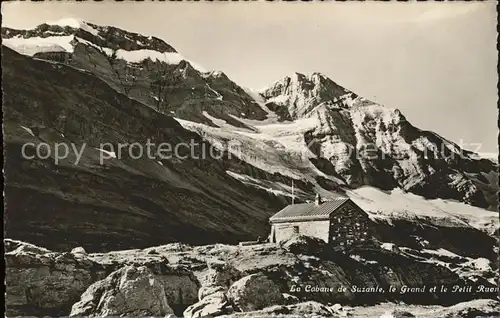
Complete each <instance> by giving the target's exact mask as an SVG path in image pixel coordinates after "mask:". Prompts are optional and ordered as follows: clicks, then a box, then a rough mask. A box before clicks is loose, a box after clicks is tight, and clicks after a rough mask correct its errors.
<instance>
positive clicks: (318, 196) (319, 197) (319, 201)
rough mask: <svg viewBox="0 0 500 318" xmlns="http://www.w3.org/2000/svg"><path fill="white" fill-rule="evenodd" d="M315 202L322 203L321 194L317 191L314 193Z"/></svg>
mask: <svg viewBox="0 0 500 318" xmlns="http://www.w3.org/2000/svg"><path fill="white" fill-rule="evenodd" d="M315 203H316V205H320V204H321V203H322V201H321V196H320V195H319V193H316V200H315Z"/></svg>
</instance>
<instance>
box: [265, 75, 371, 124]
mask: <svg viewBox="0 0 500 318" xmlns="http://www.w3.org/2000/svg"><path fill="white" fill-rule="evenodd" d="M261 94H262V95H263V96H264V98H265V99H266V102H267V103H271V104H273V106H274V108H276V107H285V108H287V109H288V112H289V113H290V116H291V118H295V119H296V118H301V117H304V116H306V115H307V114H309V113H310V112H311V111H312V110H313V109H315V108H316V107H317V106H320V105H324V106H326V107H328V108H330V109H341V108H347V107H350V106H353V104H354V101H355V99H358V100H361V98H359V97H358V95H356V94H354V93H353V92H351V91H349V90H347V89H346V88H344V87H342V86H340V85H338V84H337V83H335V82H334V81H333V80H331V79H330V78H329V77H328V76H326V75H324V74H322V73H319V72H314V73H312V74H310V75H305V74H302V73H297V72H296V73H294V74H292V75H291V76H285V77H284V78H282V79H280V80H278V81H276V82H275V83H273V84H272V85H271V86H270V87H269V88H267V89H264V90H263V91H261ZM363 101H364V100H363Z"/></svg>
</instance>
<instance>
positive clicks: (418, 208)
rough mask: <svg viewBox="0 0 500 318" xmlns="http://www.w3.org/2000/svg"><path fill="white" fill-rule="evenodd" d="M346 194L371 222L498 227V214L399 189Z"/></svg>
mask: <svg viewBox="0 0 500 318" xmlns="http://www.w3.org/2000/svg"><path fill="white" fill-rule="evenodd" d="M347 195H348V196H349V197H350V198H351V199H352V200H353V201H354V202H355V203H356V204H357V205H359V206H360V207H361V208H363V209H364V210H365V211H367V212H369V215H370V217H371V218H372V219H425V220H427V221H430V222H432V223H433V224H436V225H442V226H453V227H474V228H477V229H480V230H483V231H487V232H488V233H493V232H494V231H495V230H496V229H497V228H498V227H499V226H500V222H499V214H498V212H494V211H488V210H485V209H481V208H478V207H474V206H471V205H468V204H465V203H461V202H457V201H452V200H443V199H435V200H427V199H425V198H423V197H421V196H418V195H415V194H412V193H405V192H403V190H401V189H394V190H392V191H390V192H386V191H382V190H379V189H377V188H374V187H369V186H365V187H361V188H359V189H355V190H350V191H347Z"/></svg>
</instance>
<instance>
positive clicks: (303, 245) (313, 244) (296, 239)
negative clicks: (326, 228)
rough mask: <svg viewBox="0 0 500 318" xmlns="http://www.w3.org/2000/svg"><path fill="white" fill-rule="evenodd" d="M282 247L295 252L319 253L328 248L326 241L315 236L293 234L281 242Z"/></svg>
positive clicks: (305, 253)
mask: <svg viewBox="0 0 500 318" xmlns="http://www.w3.org/2000/svg"><path fill="white" fill-rule="evenodd" d="M281 244H282V247H283V248H284V249H285V250H287V251H289V252H290V253H293V254H304V255H318V254H321V253H323V252H324V251H325V250H326V243H325V242H324V241H323V240H321V239H319V238H315V237H310V236H293V237H291V238H290V239H288V240H286V241H284V242H282V243H281Z"/></svg>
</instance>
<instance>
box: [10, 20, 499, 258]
mask: <svg viewBox="0 0 500 318" xmlns="http://www.w3.org/2000/svg"><path fill="white" fill-rule="evenodd" d="M2 42H3V46H2V65H3V69H4V70H3V76H4V105H3V108H4V135H5V150H4V153H5V155H6V156H5V158H6V161H5V162H6V169H5V171H6V198H7V202H6V208H7V216H6V230H7V234H8V235H9V236H10V237H12V238H15V239H20V240H26V241H42V242H43V243H44V244H43V245H44V246H46V247H48V248H51V249H64V248H68V247H71V246H75V245H82V246H84V247H85V248H87V249H89V250H95V251H98V250H103V249H104V250H109V249H117V248H131V247H142V248H143V247H147V246H150V245H154V244H159V243H165V242H172V241H183V242H186V243H192V244H201V243H208V242H219V241H220V242H226V243H234V242H237V241H240V240H244V239H255V238H256V237H258V236H261V237H265V236H267V234H268V231H269V225H268V217H269V216H270V215H272V214H274V213H275V212H276V211H278V210H279V209H280V208H282V207H284V206H285V205H286V204H289V203H290V202H291V201H292V197H293V198H294V201H295V202H305V201H308V200H311V199H312V198H313V197H314V195H315V194H316V193H320V194H321V195H322V196H323V197H325V198H327V199H328V198H329V197H335V196H339V195H340V196H349V197H350V198H351V199H353V200H354V201H355V202H356V203H357V204H358V205H359V206H361V207H362V208H363V209H365V210H366V211H367V213H369V215H370V217H371V218H372V220H374V222H375V223H376V224H377V226H379V227H380V228H381V233H389V232H391V231H389V230H387V229H394V224H396V223H395V222H403V223H405V224H406V225H405V226H408V227H410V228H412V229H413V230H414V231H416V230H415V229H416V228H419V227H420V228H421V227H427V226H428V227H432V226H439V227H445V228H447V229H450V231H452V232H453V231H455V229H456V230H457V231H458V230H459V229H465V230H466V231H469V232H473V233H479V234H477V235H478V236H481V235H484V238H485V239H486V240H488V237H489V238H491V235H492V234H493V233H495V231H498V213H496V211H497V199H496V193H497V191H498V173H497V171H498V164H497V163H495V162H493V161H491V160H489V159H484V158H481V157H479V156H478V155H477V154H475V153H473V152H471V151H468V150H465V149H462V148H460V147H459V146H458V145H457V144H455V143H454V142H452V141H450V140H447V139H446V138H444V137H442V136H440V135H438V134H436V133H434V132H432V131H425V130H421V129H419V128H417V127H415V126H413V125H412V124H411V123H410V122H409V121H408V120H407V119H406V118H405V116H404V115H403V114H402V113H401V111H399V110H398V109H393V108H388V107H385V106H383V105H380V104H378V103H376V102H374V101H370V100H367V99H365V98H363V97H362V96H360V95H358V94H357V93H354V92H352V91H350V90H348V89H346V88H344V87H342V86H341V85H339V84H338V83H336V82H335V81H334V80H332V79H330V78H329V77H327V76H326V75H324V74H322V73H319V72H317V73H313V74H310V75H304V74H299V73H294V74H291V75H290V76H285V77H283V78H282V79H279V80H278V81H276V82H275V83H272V84H271V85H269V86H268V87H267V88H265V89H263V90H260V91H255V90H252V89H249V88H246V87H242V86H239V85H238V84H237V83H235V82H233V81H232V80H231V79H230V78H229V77H228V76H226V75H225V74H224V73H223V72H221V71H206V70H204V69H203V68H201V67H200V66H198V65H196V64H195V63H192V62H190V61H188V60H187V59H185V58H183V57H182V55H180V54H179V53H178V52H177V51H176V50H175V49H174V48H173V47H172V46H170V45H169V44H167V43H166V42H164V41H163V40H161V39H158V38H155V37H151V36H144V35H140V34H137V33H133V32H129V31H125V30H122V29H119V28H116V27H112V26H100V25H96V24H92V23H87V22H83V21H79V20H75V19H63V20H61V21H57V22H53V23H45V24H41V25H39V26H37V27H36V28H34V29H30V30H17V29H12V28H7V27H3V28H2ZM443 120H445V119H443ZM148 139H152V140H155V141H157V142H168V143H172V144H175V143H181V142H190V141H191V140H195V141H196V142H198V143H199V144H200V145H202V144H205V145H208V146H211V147H215V148H216V149H218V151H219V152H220V153H221V156H220V157H218V158H208V157H207V158H204V159H202V160H199V159H194V158H187V159H185V160H180V159H175V158H173V159H170V160H161V159H160V160H156V159H151V158H141V159H133V158H130V157H127V156H125V157H121V158H109V159H107V160H105V162H104V164H103V165H100V164H99V156H100V155H102V152H104V151H105V150H104V149H101V148H100V145H102V143H111V144H118V143H124V142H126V143H133V142H139V143H141V144H144V143H145V142H146V140H148ZM26 142H33V143H34V144H35V145H36V144H39V143H41V142H45V143H49V144H54V143H56V142H66V143H72V144H76V145H82V144H85V145H87V147H85V150H84V152H83V156H82V159H81V161H80V162H79V163H78V164H77V165H75V161H76V158H75V157H74V156H71V155H70V156H69V157H68V158H66V159H65V160H63V161H61V162H60V163H58V164H57V165H56V164H54V160H53V157H49V158H48V159H43V160H42V159H34V160H26V159H23V158H22V157H21V148H22V146H23V144H25V143H26ZM115 155H116V154H115ZM110 157H112V156H110ZM292 184H293V186H292ZM395 233H396V234H391V235H390V236H391V237H392V239H396V237H399V239H402V237H403V236H404V235H401V234H397V231H396V232H395ZM419 235H423V236H425V235H426V234H422V233H421V234H419ZM457 239H458V240H460V239H459V238H457ZM405 240H407V238H405ZM420 240H426V239H425V238H420ZM462 243H463V242H462ZM462 243H458V245H460V246H461V247H457V246H455V247H456V248H457V249H458V250H460V248H463V244H462ZM450 244H451V245H454V244H455V245H457V244H456V242H455V243H450Z"/></svg>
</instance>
